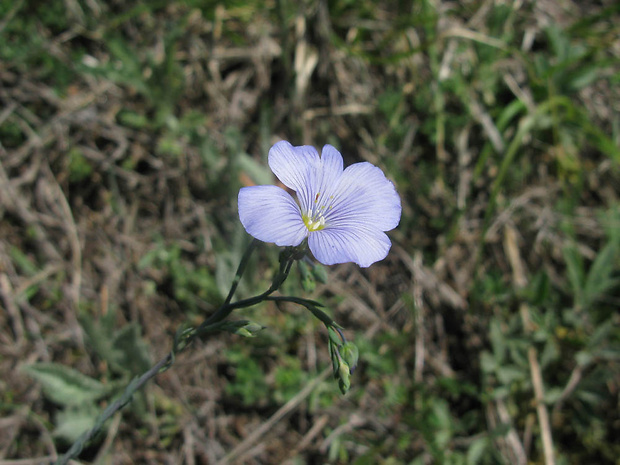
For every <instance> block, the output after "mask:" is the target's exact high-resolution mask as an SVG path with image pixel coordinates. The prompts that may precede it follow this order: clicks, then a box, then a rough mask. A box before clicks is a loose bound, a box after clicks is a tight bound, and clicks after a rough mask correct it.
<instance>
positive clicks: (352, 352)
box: [340, 342, 360, 373]
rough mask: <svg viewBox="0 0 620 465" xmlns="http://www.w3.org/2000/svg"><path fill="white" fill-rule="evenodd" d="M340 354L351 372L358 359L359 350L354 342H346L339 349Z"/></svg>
mask: <svg viewBox="0 0 620 465" xmlns="http://www.w3.org/2000/svg"><path fill="white" fill-rule="evenodd" d="M340 355H341V356H342V359H343V360H344V363H346V364H347V365H348V366H349V368H350V369H351V373H353V370H355V367H357V361H358V360H359V356H360V351H359V349H358V348H357V346H356V345H355V344H353V343H352V342H346V343H345V344H344V345H343V346H342V348H341V349H340Z"/></svg>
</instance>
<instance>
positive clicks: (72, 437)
mask: <svg viewBox="0 0 620 465" xmlns="http://www.w3.org/2000/svg"><path fill="white" fill-rule="evenodd" d="M98 413H99V412H98V410H97V408H96V407H95V406H94V405H92V404H83V405H80V406H71V407H68V408H67V409H65V410H62V411H60V412H58V414H57V415H56V428H55V429H54V432H53V434H54V436H56V437H59V438H62V439H65V440H66V441H67V442H75V441H76V440H77V439H78V438H79V437H80V435H81V434H82V433H83V432H84V431H87V430H89V429H91V428H92V427H93V426H94V425H95V421H96V420H97V415H98Z"/></svg>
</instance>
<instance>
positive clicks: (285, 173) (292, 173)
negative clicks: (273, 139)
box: [269, 140, 320, 205]
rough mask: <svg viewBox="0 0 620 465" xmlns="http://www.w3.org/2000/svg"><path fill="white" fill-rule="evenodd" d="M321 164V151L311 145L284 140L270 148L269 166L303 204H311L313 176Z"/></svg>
mask: <svg viewBox="0 0 620 465" xmlns="http://www.w3.org/2000/svg"><path fill="white" fill-rule="evenodd" d="M319 165H320V158H319V153H318V152H317V151H316V149H315V148H314V147H312V146H309V145H302V146H300V147H293V146H292V145H291V144H290V143H289V142H287V141H285V140H283V141H280V142H278V143H276V144H275V145H274V146H273V147H271V149H269V167H270V168H271V171H273V174H275V175H276V176H277V178H278V179H279V180H280V181H282V184H284V185H285V186H286V187H289V188H291V189H293V190H294V191H295V192H296V193H297V197H298V198H299V201H300V203H301V204H302V205H304V204H309V202H310V201H311V200H310V199H311V197H312V195H313V194H312V192H311V191H310V186H311V184H312V183H311V176H312V173H313V172H314V171H316V169H317V167H318V166H319Z"/></svg>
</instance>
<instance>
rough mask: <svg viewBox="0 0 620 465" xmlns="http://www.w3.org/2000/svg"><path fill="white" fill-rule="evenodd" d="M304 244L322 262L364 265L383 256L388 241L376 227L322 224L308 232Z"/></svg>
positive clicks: (327, 263)
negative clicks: (340, 226)
mask: <svg viewBox="0 0 620 465" xmlns="http://www.w3.org/2000/svg"><path fill="white" fill-rule="evenodd" d="M308 245H309V246H310V250H311V251H312V254H313V255H314V257H315V258H316V259H317V260H318V261H319V262H321V263H322V264H324V265H335V264H336V263H347V262H354V263H357V264H358V265H359V266H361V267H364V268H365V267H368V266H370V265H372V264H373V263H375V262H378V261H379V260H383V259H384V258H385V257H386V256H387V254H388V252H389V250H390V246H391V245H392V243H391V242H390V239H388V237H387V235H386V234H385V233H384V232H382V231H379V230H376V229H375V230H373V229H368V228H331V229H327V228H326V229H323V230H321V231H317V232H313V233H310V235H309V236H308Z"/></svg>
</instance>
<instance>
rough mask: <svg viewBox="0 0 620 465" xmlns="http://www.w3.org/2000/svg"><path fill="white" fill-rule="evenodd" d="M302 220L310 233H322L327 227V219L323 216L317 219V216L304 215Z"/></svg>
mask: <svg viewBox="0 0 620 465" xmlns="http://www.w3.org/2000/svg"><path fill="white" fill-rule="evenodd" d="M301 218H302V219H303V220H304V224H305V225H306V228H308V231H310V232H313V231H320V230H321V229H323V228H324V227H325V217H324V216H323V215H321V216H319V217H318V218H317V217H316V215H314V216H310V215H302V216H301Z"/></svg>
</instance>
